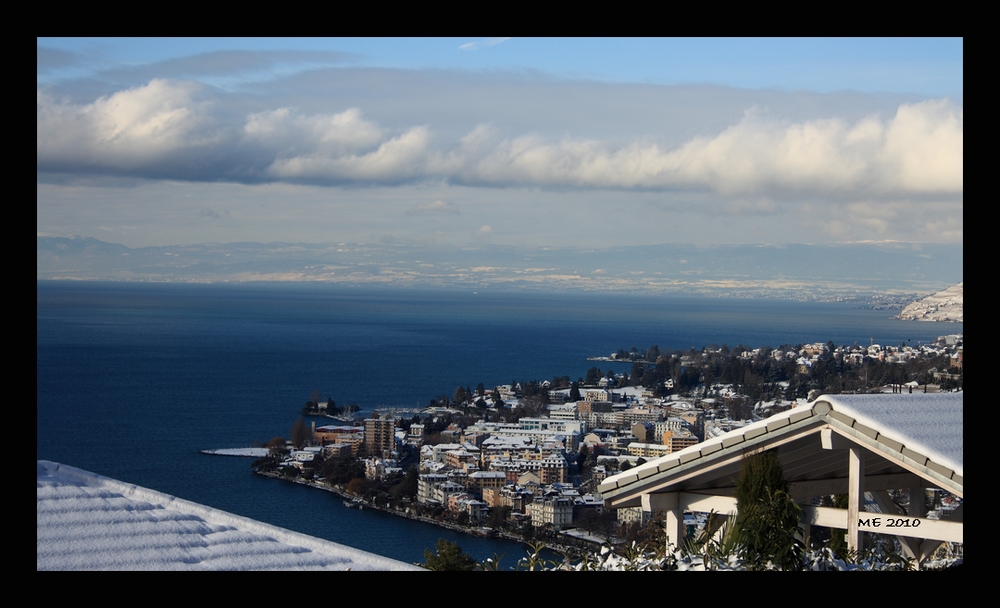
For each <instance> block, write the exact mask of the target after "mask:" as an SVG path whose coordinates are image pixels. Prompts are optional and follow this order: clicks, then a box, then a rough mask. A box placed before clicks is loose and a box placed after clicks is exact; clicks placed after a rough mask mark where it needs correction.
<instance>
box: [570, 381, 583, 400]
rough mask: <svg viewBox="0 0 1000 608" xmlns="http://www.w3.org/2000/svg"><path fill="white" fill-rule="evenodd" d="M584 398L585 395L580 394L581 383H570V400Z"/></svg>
mask: <svg viewBox="0 0 1000 608" xmlns="http://www.w3.org/2000/svg"><path fill="white" fill-rule="evenodd" d="M582 399H583V397H582V396H581V395H580V384H579V383H578V382H574V383H573V384H571V385H570V389H569V400H570V401H580V400H582Z"/></svg>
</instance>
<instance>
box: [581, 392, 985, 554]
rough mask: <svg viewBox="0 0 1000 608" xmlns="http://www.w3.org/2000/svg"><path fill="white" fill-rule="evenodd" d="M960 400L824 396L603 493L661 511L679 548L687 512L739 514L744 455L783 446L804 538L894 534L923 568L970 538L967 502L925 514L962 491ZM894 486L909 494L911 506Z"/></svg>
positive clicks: (614, 503)
mask: <svg viewBox="0 0 1000 608" xmlns="http://www.w3.org/2000/svg"><path fill="white" fill-rule="evenodd" d="M962 406H963V393H961V392H959V393H928V394H923V393H920V394H877V395H824V396H821V397H819V398H817V399H816V400H815V401H813V402H812V403H808V404H806V405H803V406H799V407H796V408H793V409H791V410H788V411H785V412H782V413H780V414H776V415H774V416H771V417H770V418H767V419H765V420H761V421H759V422H755V423H753V424H749V425H746V426H743V427H740V428H737V429H734V430H733V431H731V432H729V433H725V434H723V435H721V436H718V437H714V438H711V439H708V440H707V441H704V442H702V443H699V444H696V445H694V446H691V447H688V448H685V449H683V450H681V451H679V452H675V453H673V454H670V455H668V456H664V457H662V458H658V459H656V460H652V461H650V462H647V463H644V464H642V465H640V466H637V467H634V468H632V469H629V470H628V471H625V472H623V473H619V474H617V475H614V476H612V477H608V478H607V479H605V480H604V482H603V483H601V485H600V488H599V491H600V493H601V495H602V496H603V497H604V500H605V505H606V506H607V507H608V508H609V509H619V508H624V507H637V506H641V507H643V509H645V510H647V511H653V512H656V511H662V512H664V514H665V518H666V522H667V542H668V543H672V544H679V543H680V541H681V540H683V538H684V531H685V529H684V513H685V512H693V513H699V512H701V513H707V512H710V511H714V512H715V513H721V514H732V513H735V512H736V509H737V505H736V499H735V497H734V496H733V493H734V490H735V487H736V483H737V480H738V478H739V474H740V469H741V465H742V460H743V457H744V455H746V454H751V453H756V452H759V451H764V450H776V451H777V453H778V457H779V459H780V461H781V465H782V468H783V470H784V473H785V476H786V479H787V480H788V481H789V483H790V492H791V495H792V498H793V499H795V500H796V501H797V502H799V503H800V504H801V505H802V512H803V518H804V519H803V522H802V523H803V525H804V527H805V528H806V535H807V536H808V534H809V530H808V529H809V526H812V525H817V526H825V527H829V528H836V529H842V530H846V532H847V542H848V547H849V548H852V549H857V548H859V547H861V543H862V541H863V537H864V535H865V534H869V533H877V534H889V535H894V536H896V537H897V538H898V540H899V541H900V544H901V545H902V547H903V550H904V552H905V553H906V554H907V555H908V556H909V557H912V558H913V559H915V560H916V561H917V563H918V564H919V563H920V562H921V561H923V560H925V559H927V558H928V557H929V556H931V555H932V554H933V552H934V551H935V550H936V549H937V548H938V547H939V546H940V545H941V544H942V543H944V542H954V543H963V542H964V541H963V524H962V518H963V512H962V507H961V506H959V507H958V508H957V509H954V510H952V511H950V513H949V517H948V518H944V517H942V518H941V519H937V520H935V519H928V518H927V513H926V512H925V501H924V497H925V494H926V490H927V489H939V490H944V491H946V492H948V493H950V494H952V495H954V496H956V497H958V498H959V499H962V498H963V497H964V491H965V490H964V465H963V462H964V458H963V425H962V421H963V416H962ZM890 490H902V491H905V492H907V493H908V494H909V496H910V500H909V507H908V510H907V511H903V510H902V508H901V507H899V506H898V505H897V504H896V503H895V502H894V501H893V500H891V499H890V496H889V494H888V492H889V491H890ZM832 494H846V495H848V497H849V505H848V508H846V509H835V508H828V507H818V506H813V502H814V499H815V498H816V497H820V496H827V495H832ZM866 497H867V498H868V500H866Z"/></svg>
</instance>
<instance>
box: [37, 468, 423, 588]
mask: <svg viewBox="0 0 1000 608" xmlns="http://www.w3.org/2000/svg"><path fill="white" fill-rule="evenodd" d="M37 467H38V468H37V486H36V498H37V504H36V524H37V537H36V539H37V546H36V554H35V555H36V566H37V569H38V570H420V568H418V567H417V566H414V565H411V564H407V563H405V562H400V561H397V560H393V559H389V558H387V557H382V556H379V555H374V554H372V553H366V552H364V551H360V550H358V549H354V548H351V547H346V546H344V545H339V544H337V543H333V542H330V541H326V540H322V539H319V538H315V537H311V536H307V535H305V534H299V533H297V532H292V531H290V530H285V529H283V528H279V527H277V526H272V525H269V524H265V523H263V522H259V521H255V520H252V519H248V518H246V517H240V516H238V515H233V514H231V513H227V512H225V511H220V510H218V509H213V508H211V507H207V506H205V505H200V504H197V503H193V502H190V501H186V500H181V499H179V498H175V497H173V496H170V495H167V494H163V493H160V492H157V491H155V490H149V489H146V488H142V487H139V486H135V485H131V484H127V483H123V482H120V481H116V480H114V479H109V478H107V477H102V476H101V475H97V474H94V473H89V472H87V471H83V470H80V469H77V468H74V467H69V466H66V465H61V464H58V463H54V462H48V461H44V460H39V461H38V462H37Z"/></svg>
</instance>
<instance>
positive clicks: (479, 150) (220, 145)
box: [36, 60, 964, 212]
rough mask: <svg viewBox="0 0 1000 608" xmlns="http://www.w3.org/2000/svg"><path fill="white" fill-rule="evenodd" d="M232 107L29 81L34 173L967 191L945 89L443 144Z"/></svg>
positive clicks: (771, 192)
mask: <svg viewBox="0 0 1000 608" xmlns="http://www.w3.org/2000/svg"><path fill="white" fill-rule="evenodd" d="M248 61H249V60H248ZM235 107H237V106H233V105H231V102H230V100H229V97H227V96H224V95H222V94H221V93H219V92H218V91H216V90H213V89H209V88H207V87H204V86H203V85H200V84H198V83H195V82H187V81H172V80H164V79H154V80H152V81H150V82H149V83H148V84H146V85H144V86H140V87H135V88H130V89H125V90H122V91H118V92H116V93H114V94H111V95H107V96H103V97H100V98H98V99H96V100H95V101H93V102H92V103H89V104H74V103H71V102H69V101H65V100H59V99H56V98H55V97H53V96H52V95H51V94H49V93H47V92H45V91H43V90H42V89H38V90H37V119H36V120H37V163H38V169H39V171H40V172H45V171H61V172H68V173H74V172H76V173H80V174H84V173H87V172H90V171H95V170H97V171H100V172H104V173H106V174H107V173H110V174H121V175H129V176H141V177H154V178H170V179H179V180H210V181H238V182H245V183H259V182H282V181H287V182H297V183H298V182H307V183H313V184H318V185H330V186H334V185H340V184H345V183H356V184H381V185H390V186H391V185H399V184H404V183H413V182H421V181H425V182H437V183H440V182H444V183H449V184H453V185H460V186H488V187H499V188H506V187H516V188H524V187H527V188H536V187H540V188H554V189H566V188H569V189H595V188H596V189H606V190H640V191H701V192H710V193H716V194H719V195H722V196H724V197H728V198H730V199H734V200H736V203H737V207H744V208H750V207H754V208H757V209H758V210H761V211H768V212H771V211H775V208H774V207H773V203H772V202H770V201H771V199H785V200H790V199H795V198H803V197H804V198H807V199H808V198H816V197H822V198H827V199H830V200H848V201H849V200H857V199H859V197H860V198H863V199H865V200H867V199H869V198H876V199H898V198H899V197H912V196H946V197H955V196H960V195H961V194H962V191H963V187H964V181H963V169H964V158H963V146H964V122H963V121H964V117H963V111H962V109H961V108H960V107H956V106H955V105H954V104H953V103H951V102H950V101H949V100H947V99H940V100H930V101H924V102H919V103H903V104H900V105H898V107H896V108H895V113H894V115H892V116H891V117H889V118H882V117H880V116H879V115H877V114H872V115H869V116H867V117H861V118H856V119H854V120H853V121H848V120H846V119H843V118H838V117H827V118H811V119H806V120H794V121H791V120H782V119H780V118H772V117H771V116H770V115H769V114H768V112H766V111H761V110H758V109H757V108H755V107H751V108H750V109H749V110H747V111H746V112H745V113H744V114H743V116H742V118H739V119H735V121H734V122H731V123H730V124H728V125H723V126H721V127H718V128H716V129H715V132H714V133H707V134H694V135H689V136H688V137H686V138H683V139H677V140H675V141H674V143H667V138H666V135H667V134H665V133H664V134H651V135H648V136H643V137H631V138H628V137H626V138H623V139H609V138H604V139H600V138H592V137H591V138H588V137H586V136H585V132H586V130H587V128H588V120H590V119H591V118H593V117H590V116H581V117H580V118H579V121H578V123H577V124H578V130H579V131H580V132H582V133H581V134H578V135H573V134H567V135H565V136H564V137H562V138H561V139H558V140H554V139H553V138H551V137H545V136H542V135H539V134H537V133H535V132H522V133H520V134H516V133H515V134H512V135H504V134H502V133H501V131H500V130H498V129H497V128H495V127H494V126H493V125H492V124H489V123H481V124H479V125H477V126H474V127H473V128H472V129H471V130H469V131H465V132H464V133H465V134H464V136H460V138H459V139H458V140H457V141H455V139H452V140H451V141H448V138H447V137H445V136H442V135H441V133H440V132H439V131H435V130H432V128H431V127H430V126H429V125H415V126H414V125H413V124H412V123H410V124H406V123H404V124H397V125H394V126H393V127H383V126H381V125H380V124H379V123H378V122H376V121H375V120H372V119H369V118H366V117H365V115H364V113H363V111H362V109H361V108H359V107H349V108H347V109H344V110H341V111H336V112H328V113H324V112H313V113H309V112H305V111H302V110H300V109H296V108H294V107H291V106H287V105H283V106H280V107H277V108H272V109H263V110H259V109H258V111H252V112H244V113H242V114H238V113H237V112H236V110H235ZM456 137H457V136H456ZM747 201H750V202H747Z"/></svg>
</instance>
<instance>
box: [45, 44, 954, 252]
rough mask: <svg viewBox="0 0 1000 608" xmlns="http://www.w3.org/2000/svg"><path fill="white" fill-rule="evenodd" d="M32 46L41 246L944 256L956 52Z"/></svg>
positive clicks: (926, 48) (729, 47) (950, 227)
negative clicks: (874, 244)
mask: <svg viewBox="0 0 1000 608" xmlns="http://www.w3.org/2000/svg"><path fill="white" fill-rule="evenodd" d="M36 45H37V72H36V90H37V93H36V94H37V109H36V125H37V172H36V177H37V215H36V217H37V220H36V221H37V233H38V234H39V235H53V236H64V237H68V236H82V237H93V238H97V239H100V240H103V241H107V242H112V243H120V244H124V245H127V246H129V247H141V246H151V245H183V244H198V243H233V242H244V241H252V242H263V243H272V242H292V243H296V242H298V243H338V242H352V243H382V244H386V243H401V244H402V243H405V244H408V245H427V246H434V247H458V248H468V247H476V248H487V249H488V248H489V247H491V246H493V245H501V244H502V245H514V246H518V247H524V248H541V247H554V248H572V247H598V248H600V247H617V246H625V245H658V244H669V243H693V244H730V243H739V244H751V243H812V244H832V243H849V242H858V241H865V242H871V241H903V242H918V243H939V244H941V243H946V244H956V243H957V244H961V243H962V238H963V221H962V213H963V199H964V197H963V131H964V126H963V120H964V119H963V41H962V40H961V39H900V38H891V39H853V38H852V39H755V38H741V39H719V38H712V39H631V38H630V39H565V38H559V39H521V38H428V39H411V38H407V39H377V38H364V39H302V38H293V39H241V38H224V39H210V38H207V39H165V38H161V39H135V38H116V39H78V38H38V39H37V41H36Z"/></svg>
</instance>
